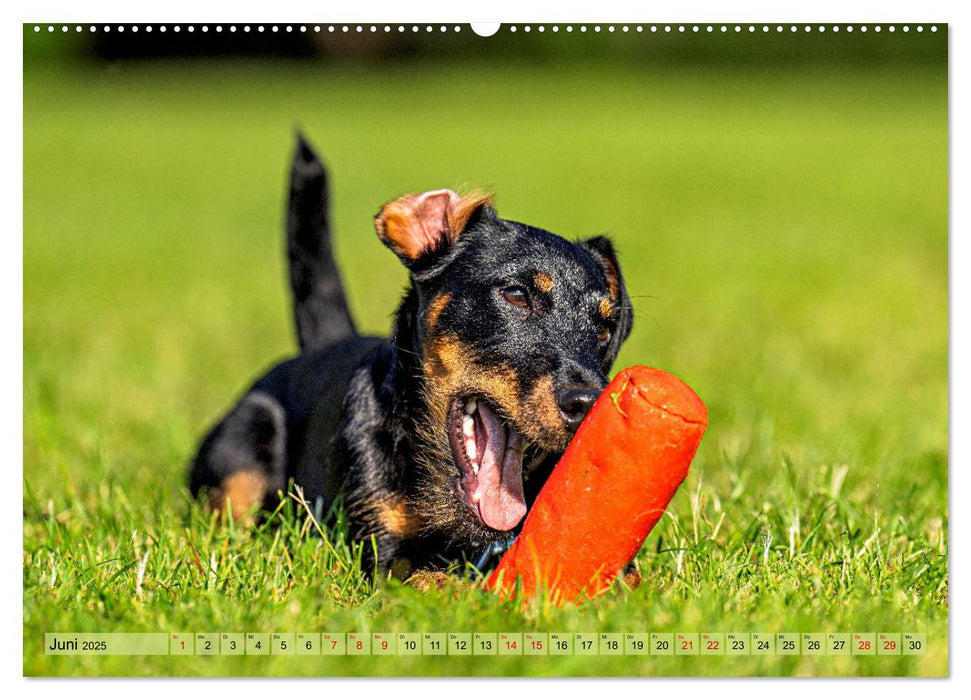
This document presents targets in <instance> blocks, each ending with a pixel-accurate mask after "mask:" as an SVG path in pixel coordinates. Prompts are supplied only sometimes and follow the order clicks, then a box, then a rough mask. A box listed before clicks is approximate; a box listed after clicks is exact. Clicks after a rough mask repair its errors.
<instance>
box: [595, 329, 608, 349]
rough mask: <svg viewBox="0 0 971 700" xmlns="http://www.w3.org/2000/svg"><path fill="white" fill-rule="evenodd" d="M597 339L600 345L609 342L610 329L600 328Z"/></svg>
mask: <svg viewBox="0 0 971 700" xmlns="http://www.w3.org/2000/svg"><path fill="white" fill-rule="evenodd" d="M597 340H599V341H600V344H601V345H606V344H607V343H608V342H610V329H609V328H603V329H601V331H600V333H598V334H597Z"/></svg>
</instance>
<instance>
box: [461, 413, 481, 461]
mask: <svg viewBox="0 0 971 700" xmlns="http://www.w3.org/2000/svg"><path fill="white" fill-rule="evenodd" d="M462 436H463V437H464V438H465V440H464V442H465V454H466V455H467V456H468V458H469V461H470V462H472V467H473V469H475V472H476V473H478V471H479V468H478V465H477V464H476V463H475V460H476V458H477V457H478V456H479V454H478V450H477V449H476V446H475V419H474V418H472V416H468V415H466V416H462Z"/></svg>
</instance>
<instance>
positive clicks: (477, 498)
mask: <svg viewBox="0 0 971 700" xmlns="http://www.w3.org/2000/svg"><path fill="white" fill-rule="evenodd" d="M481 500H482V496H481V495H480V494H479V492H478V491H476V492H475V493H473V494H472V502H473V503H478V502H479V501H481Z"/></svg>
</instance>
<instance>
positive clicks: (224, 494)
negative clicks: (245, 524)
mask: <svg viewBox="0 0 971 700" xmlns="http://www.w3.org/2000/svg"><path fill="white" fill-rule="evenodd" d="M268 487H269V481H268V480H267V478H266V476H265V475H264V474H263V473H261V472H258V471H250V470H247V471H241V472H236V473H235V474H233V475H231V476H228V477H226V478H225V479H223V481H222V483H221V484H219V487H218V488H216V489H213V490H212V492H211V493H210V495H209V503H210V504H211V505H212V508H213V510H220V511H221V510H223V509H224V508H226V506H227V504H228V505H229V509H230V510H229V512H230V515H232V516H233V520H249V519H251V517H252V511H253V510H254V509H255V508H257V507H259V506H260V505H262V503H263V498H264V496H266V490H267V488H268Z"/></svg>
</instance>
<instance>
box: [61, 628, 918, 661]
mask: <svg viewBox="0 0 971 700" xmlns="http://www.w3.org/2000/svg"><path fill="white" fill-rule="evenodd" d="M44 649H45V653H46V654H49V655H61V656H111V655H114V656H124V655H128V656H132V655H140V656H152V655H155V656H202V657H207V656H267V657H269V656H371V657H373V656H658V657H663V656H672V657H673V656H697V657H710V656H753V655H754V656H800V655H801V656H859V657H868V656H872V657H880V656H901V655H903V656H917V655H921V654H924V653H925V652H926V650H927V636H926V635H925V634H924V633H922V632H655V633H651V632H600V633H597V632H394V633H392V632H372V633H363V632H161V633H131V634H128V633H105V634H101V633H96V632H83V633H82V632H49V633H47V634H45V635H44Z"/></svg>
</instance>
